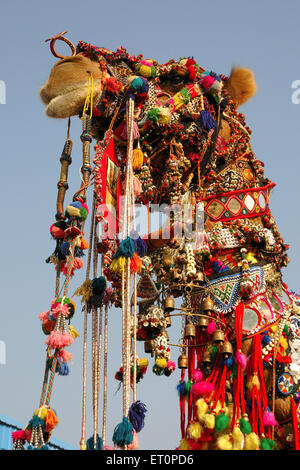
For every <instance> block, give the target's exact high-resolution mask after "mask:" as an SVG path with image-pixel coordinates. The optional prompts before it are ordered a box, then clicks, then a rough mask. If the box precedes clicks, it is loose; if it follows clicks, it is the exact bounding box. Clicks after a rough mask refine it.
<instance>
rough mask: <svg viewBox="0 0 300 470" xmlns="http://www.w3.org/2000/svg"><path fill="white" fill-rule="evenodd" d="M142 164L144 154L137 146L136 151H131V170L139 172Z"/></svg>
mask: <svg viewBox="0 0 300 470" xmlns="http://www.w3.org/2000/svg"><path fill="white" fill-rule="evenodd" d="M143 163H144V154H143V152H142V150H141V148H140V146H139V145H138V147H137V148H136V149H134V150H133V151H132V168H133V170H140V169H141V168H142V166H143Z"/></svg>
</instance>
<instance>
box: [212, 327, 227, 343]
mask: <svg viewBox="0 0 300 470" xmlns="http://www.w3.org/2000/svg"><path fill="white" fill-rule="evenodd" d="M224 340H225V335H224V331H223V330H220V329H219V328H217V329H216V330H215V331H214V332H213V335H212V341H213V343H216V344H223V343H224Z"/></svg>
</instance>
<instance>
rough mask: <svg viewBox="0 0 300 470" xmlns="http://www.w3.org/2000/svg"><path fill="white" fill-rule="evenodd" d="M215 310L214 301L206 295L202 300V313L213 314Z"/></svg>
mask: <svg viewBox="0 0 300 470" xmlns="http://www.w3.org/2000/svg"><path fill="white" fill-rule="evenodd" d="M214 310H215V308H214V301H213V300H212V298H211V297H210V295H207V296H206V297H205V299H204V300H203V303H202V311H203V312H207V311H209V312H214Z"/></svg>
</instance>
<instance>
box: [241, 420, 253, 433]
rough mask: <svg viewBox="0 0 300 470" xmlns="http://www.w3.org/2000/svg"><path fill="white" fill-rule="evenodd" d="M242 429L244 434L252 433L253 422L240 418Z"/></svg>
mask: <svg viewBox="0 0 300 470" xmlns="http://www.w3.org/2000/svg"><path fill="white" fill-rule="evenodd" d="M240 430H241V431H242V433H243V434H250V433H251V424H250V423H249V421H247V420H246V419H244V418H242V419H241V420H240Z"/></svg>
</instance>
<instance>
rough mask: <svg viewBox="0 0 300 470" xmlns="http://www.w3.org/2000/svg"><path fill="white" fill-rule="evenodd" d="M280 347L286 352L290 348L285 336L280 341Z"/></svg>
mask: <svg viewBox="0 0 300 470" xmlns="http://www.w3.org/2000/svg"><path fill="white" fill-rule="evenodd" d="M279 342H280V345H281V346H282V347H283V349H284V351H285V350H286V349H287V348H288V346H289V345H288V342H287V340H286V338H285V337H284V336H281V338H280V340H279Z"/></svg>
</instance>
